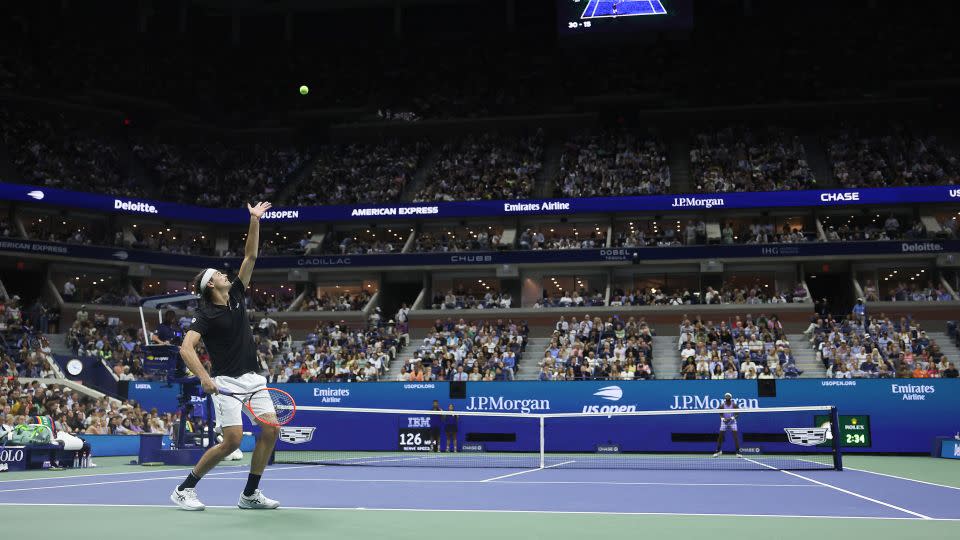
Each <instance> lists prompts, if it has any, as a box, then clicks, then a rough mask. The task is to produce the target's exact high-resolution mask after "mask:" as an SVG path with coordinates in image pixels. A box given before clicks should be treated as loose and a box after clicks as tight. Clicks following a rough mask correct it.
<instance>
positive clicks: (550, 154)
mask: <svg viewBox="0 0 960 540" xmlns="http://www.w3.org/2000/svg"><path fill="white" fill-rule="evenodd" d="M562 156H563V144H562V142H561V141H559V140H549V141H547V143H546V145H545V147H544V149H543V167H542V168H541V169H540V174H538V175H537V179H536V184H535V185H534V188H533V196H534V197H535V198H538V199H549V198H550V197H553V191H554V189H555V188H556V186H557V178H559V177H560V158H561V157H562Z"/></svg>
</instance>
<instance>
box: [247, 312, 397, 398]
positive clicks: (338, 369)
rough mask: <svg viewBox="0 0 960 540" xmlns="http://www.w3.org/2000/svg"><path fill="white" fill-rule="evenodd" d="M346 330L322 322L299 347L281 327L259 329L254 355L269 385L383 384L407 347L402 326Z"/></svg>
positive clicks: (346, 328)
mask: <svg viewBox="0 0 960 540" xmlns="http://www.w3.org/2000/svg"><path fill="white" fill-rule="evenodd" d="M392 323H393V321H392V320H391V321H390V322H389V323H387V324H383V325H375V326H371V327H367V328H350V327H349V326H348V325H347V324H346V323H344V322H343V321H341V322H340V323H335V322H333V321H330V322H321V323H319V324H317V327H316V329H315V330H314V331H313V332H311V333H309V334H307V336H306V338H305V339H304V340H303V341H302V342H296V343H295V342H294V341H293V340H292V339H291V337H290V333H289V330H288V328H287V325H286V323H283V324H281V325H279V326H277V325H276V324H275V323H274V324H271V325H266V326H263V325H258V330H257V335H256V338H257V339H256V341H257V348H258V354H259V355H260V358H261V360H262V363H263V365H265V366H267V370H268V375H267V378H268V381H269V382H270V383H286V382H291V383H292V382H372V381H379V380H382V378H383V376H384V375H386V373H387V370H388V369H389V368H390V363H391V362H393V361H394V360H395V359H396V357H397V354H398V353H399V352H400V349H401V348H402V347H403V346H404V345H405V344H406V343H407V342H408V341H409V337H408V335H407V328H406V324H405V323H401V324H397V325H394V324H392Z"/></svg>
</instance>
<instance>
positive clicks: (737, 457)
mask: <svg viewBox="0 0 960 540" xmlns="http://www.w3.org/2000/svg"><path fill="white" fill-rule="evenodd" d="M735 412H736V414H737V417H736V418H733V419H729V418H728V419H727V420H724V417H723V415H724V414H727V415H729V414H730V413H731V410H720V409H708V410H670V411H629V412H610V413H606V412H600V413H559V414H520V413H497V412H473V411H434V410H400V409H361V408H343V407H298V408H297V411H296V416H295V417H294V420H293V422H292V423H291V425H288V426H284V427H283V428H282V429H281V434H280V440H279V441H278V442H277V450H276V453H275V455H274V460H275V462H276V463H301V464H311V463H312V464H319V465H355V466H393V467H493V468H512V467H520V468H537V467H541V468H604V469H607V468H609V469H616V468H621V469H694V470H699V469H720V470H810V469H838V470H839V469H841V468H842V464H841V454H840V446H839V440H838V438H835V437H833V436H832V434H833V433H837V432H838V431H837V424H836V422H837V414H836V408H834V407H829V406H816V407H775V408H773V407H772V408H758V409H737V410H736V411H735ZM824 416H826V417H828V418H830V419H831V421H830V422H823V423H820V424H818V418H817V417H819V419H820V420H821V421H822V418H823V417H824ZM721 427H723V428H725V435H724V441H723V447H722V450H723V453H722V454H721V455H719V456H715V455H714V454H715V452H716V449H717V439H718V435H719V433H720V432H721ZM734 429H736V434H737V438H738V440H739V443H740V452H739V454H738V453H737V451H736V449H735V446H734V445H735V443H734V441H733V431H734Z"/></svg>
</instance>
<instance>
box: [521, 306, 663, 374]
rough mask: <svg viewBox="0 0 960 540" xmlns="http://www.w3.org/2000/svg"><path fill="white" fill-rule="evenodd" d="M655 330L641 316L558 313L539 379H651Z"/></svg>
mask: <svg viewBox="0 0 960 540" xmlns="http://www.w3.org/2000/svg"><path fill="white" fill-rule="evenodd" d="M654 335H655V332H654V330H653V328H651V327H650V325H648V324H647V322H646V321H645V320H644V318H643V317H640V318H639V319H637V318H634V317H630V318H628V319H626V320H624V319H623V318H622V317H620V316H619V315H612V316H609V317H607V318H606V319H601V318H600V317H593V318H591V317H589V316H587V317H583V319H582V320H578V319H577V318H576V317H571V318H570V320H567V318H566V317H565V316H561V317H560V320H558V321H557V322H556V324H555V325H554V331H553V335H552V336H551V339H550V343H549V344H548V345H547V348H546V350H545V351H544V352H543V359H542V360H540V362H539V366H540V373H539V375H538V378H539V380H541V381H575V380H625V381H629V380H639V379H653V378H655V374H654V372H653V364H652V361H653V337H654Z"/></svg>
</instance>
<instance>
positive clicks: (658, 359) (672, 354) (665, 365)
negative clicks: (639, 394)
mask: <svg viewBox="0 0 960 540" xmlns="http://www.w3.org/2000/svg"><path fill="white" fill-rule="evenodd" d="M678 339H680V337H679V336H654V337H653V374H654V376H656V378H657V379H662V380H669V379H676V378H678V377H680V351H678V350H677V340H678Z"/></svg>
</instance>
